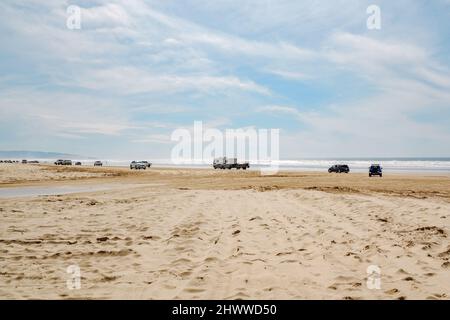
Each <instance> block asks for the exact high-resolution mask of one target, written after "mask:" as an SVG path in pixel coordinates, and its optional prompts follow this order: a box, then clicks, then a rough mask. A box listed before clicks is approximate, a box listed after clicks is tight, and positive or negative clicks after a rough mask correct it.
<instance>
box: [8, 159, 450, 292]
mask: <svg viewBox="0 0 450 320" xmlns="http://www.w3.org/2000/svg"><path fill="white" fill-rule="evenodd" d="M25 167H27V166H16V167H15V169H14V170H16V172H20V171H21V170H28V169H22V168H25ZM37 168H38V169H37V170H42V171H43V175H46V174H49V172H50V173H51V172H53V171H52V170H53V169H48V168H44V167H42V168H39V167H37ZM10 170H12V169H10ZM33 170H34V169H33ZM67 170H70V169H67ZM73 170H74V171H72V174H71V176H70V178H67V180H68V181H66V183H74V182H70V181H69V180H73V179H74V177H75V178H77V177H78V176H77V175H78V174H81V175H82V174H84V173H83V172H82V171H81V172H78V171H77V170H78V169H73ZM96 170H98V169H96ZM101 170H104V171H103V173H102V171H96V172H93V173H94V175H93V176H91V177H89V178H88V180H89V179H90V180H89V181H90V183H92V181H104V180H108V181H110V182H118V183H123V182H127V183H129V182H130V181H133V182H134V183H136V185H135V186H133V187H129V186H127V187H126V188H123V189H114V190H107V191H99V192H91V193H80V194H72V195H63V196H41V197H34V198H25V199H20V200H17V199H0V215H1V221H2V223H1V226H0V243H1V246H0V251H1V255H0V270H1V272H0V298H2V299H11V298H14V299H30V298H44V299H47V298H56V299H61V298H64V299H69V298H96V299H111V298H125V299H448V298H449V295H450V271H449V267H450V265H449V264H450V262H449V258H450V242H449V238H448V237H449V233H450V220H449V219H450V214H449V213H450V201H449V198H448V196H447V195H448V193H449V192H450V190H449V186H450V184H449V181H450V180H449V178H448V177H445V176H444V177H420V176H416V177H400V176H396V177H390V178H389V177H387V178H386V179H384V178H383V179H378V180H375V179H372V180H368V178H367V179H366V177H363V176H362V175H346V176H338V175H323V174H299V173H285V174H280V175H279V176H276V177H267V178H261V177H259V176H258V174H257V173H255V172H249V173H242V172H241V173H228V172H227V173H223V172H222V173H216V172H213V171H211V170H159V169H152V171H151V172H146V173H139V174H138V173H136V175H135V174H132V175H129V174H128V173H127V174H125V173H124V174H123V175H121V174H117V172H122V171H121V170H123V169H110V168H104V169H101ZM115 170H116V171H117V172H116V171H115ZM111 171H114V172H116V174H111ZM88 173H89V172H88ZM20 174H22V175H23V176H26V175H25V174H24V173H23V172H22V173H18V175H20ZM55 174H59V173H58V172H57V171H55ZM36 175H37V176H39V173H36ZM50 178H51V177H50ZM59 178H60V177H59ZM7 179H8V178H6V180H7ZM83 179H86V177H84V176H82V182H80V181H78V182H77V183H84V182H83V181H84V180H83ZM2 180H4V176H2ZM45 180H48V179H47V178H45ZM91 180H92V181H91ZM8 181H10V180H8ZM150 181H151V182H153V183H158V185H148V184H144V182H146V183H148V182H150ZM23 183H24V182H23V181H22V184H23ZM49 183H50V184H51V183H55V182H47V183H46V184H47V185H48V184H49ZM139 183H142V185H141V186H140V185H138V184H139ZM69 265H78V266H79V267H80V270H81V276H82V278H81V289H79V290H69V289H68V288H67V286H66V280H67V279H68V276H69V275H68V274H67V273H66V268H67V266H69ZM370 265H377V266H379V268H380V270H381V288H380V289H379V290H377V289H374V290H371V289H369V288H368V287H367V285H366V281H367V276H368V274H367V272H366V271H367V267H368V266H370Z"/></svg>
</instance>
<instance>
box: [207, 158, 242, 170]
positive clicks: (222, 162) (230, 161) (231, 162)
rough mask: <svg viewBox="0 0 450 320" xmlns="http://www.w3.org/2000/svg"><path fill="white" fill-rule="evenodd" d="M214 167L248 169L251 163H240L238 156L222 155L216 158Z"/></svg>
mask: <svg viewBox="0 0 450 320" xmlns="http://www.w3.org/2000/svg"><path fill="white" fill-rule="evenodd" d="M213 167H214V169H222V170H225V169H228V170H231V169H233V168H236V169H237V170H239V169H242V170H247V169H248V168H250V164H249V163H248V162H243V163H238V161H237V158H227V157H221V158H216V159H214V162H213Z"/></svg>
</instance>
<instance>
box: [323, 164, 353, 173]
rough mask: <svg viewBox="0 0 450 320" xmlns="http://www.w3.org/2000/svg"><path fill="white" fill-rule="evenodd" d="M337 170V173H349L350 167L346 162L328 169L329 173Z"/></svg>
mask: <svg viewBox="0 0 450 320" xmlns="http://www.w3.org/2000/svg"><path fill="white" fill-rule="evenodd" d="M331 172H337V173H341V172H343V173H349V172H350V168H349V167H348V165H346V164H335V165H334V166H331V167H330V168H329V169H328V173H331Z"/></svg>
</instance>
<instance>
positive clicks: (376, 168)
mask: <svg viewBox="0 0 450 320" xmlns="http://www.w3.org/2000/svg"><path fill="white" fill-rule="evenodd" d="M371 176H380V177H382V176H383V169H382V168H381V166H380V165H379V164H372V165H371V166H370V168H369V177H371Z"/></svg>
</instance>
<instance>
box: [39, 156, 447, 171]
mask: <svg viewBox="0 0 450 320" xmlns="http://www.w3.org/2000/svg"><path fill="white" fill-rule="evenodd" d="M38 160H39V159H38ZM72 160H73V161H74V162H75V161H80V162H81V163H82V164H83V165H89V166H91V165H93V164H94V161H95V160H92V159H72ZM98 160H100V161H102V162H103V165H104V166H120V167H122V166H123V167H127V166H129V165H130V162H131V161H132V160H130V159H98ZM133 160H136V161H138V160H147V161H149V162H151V163H153V166H157V167H180V168H211V166H212V160H211V161H206V162H202V161H192V162H189V161H186V162H185V163H183V164H174V163H172V162H171V161H170V160H169V159H133ZM40 162H41V163H53V162H54V160H49V159H40ZM249 162H250V166H251V169H259V168H263V167H267V166H268V165H269V164H270V163H269V162H267V161H259V162H258V161H251V160H250V161H249ZM373 163H376V164H380V165H381V166H382V167H383V170H384V172H418V173H450V158H335V159H332V158H329V159H291V160H277V161H273V162H272V164H273V165H278V166H279V169H280V170H290V171H296V170H298V171H327V169H328V168H329V167H330V166H332V165H334V164H347V165H348V166H349V167H350V171H351V172H367V171H368V168H369V166H370V165H371V164H373Z"/></svg>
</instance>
